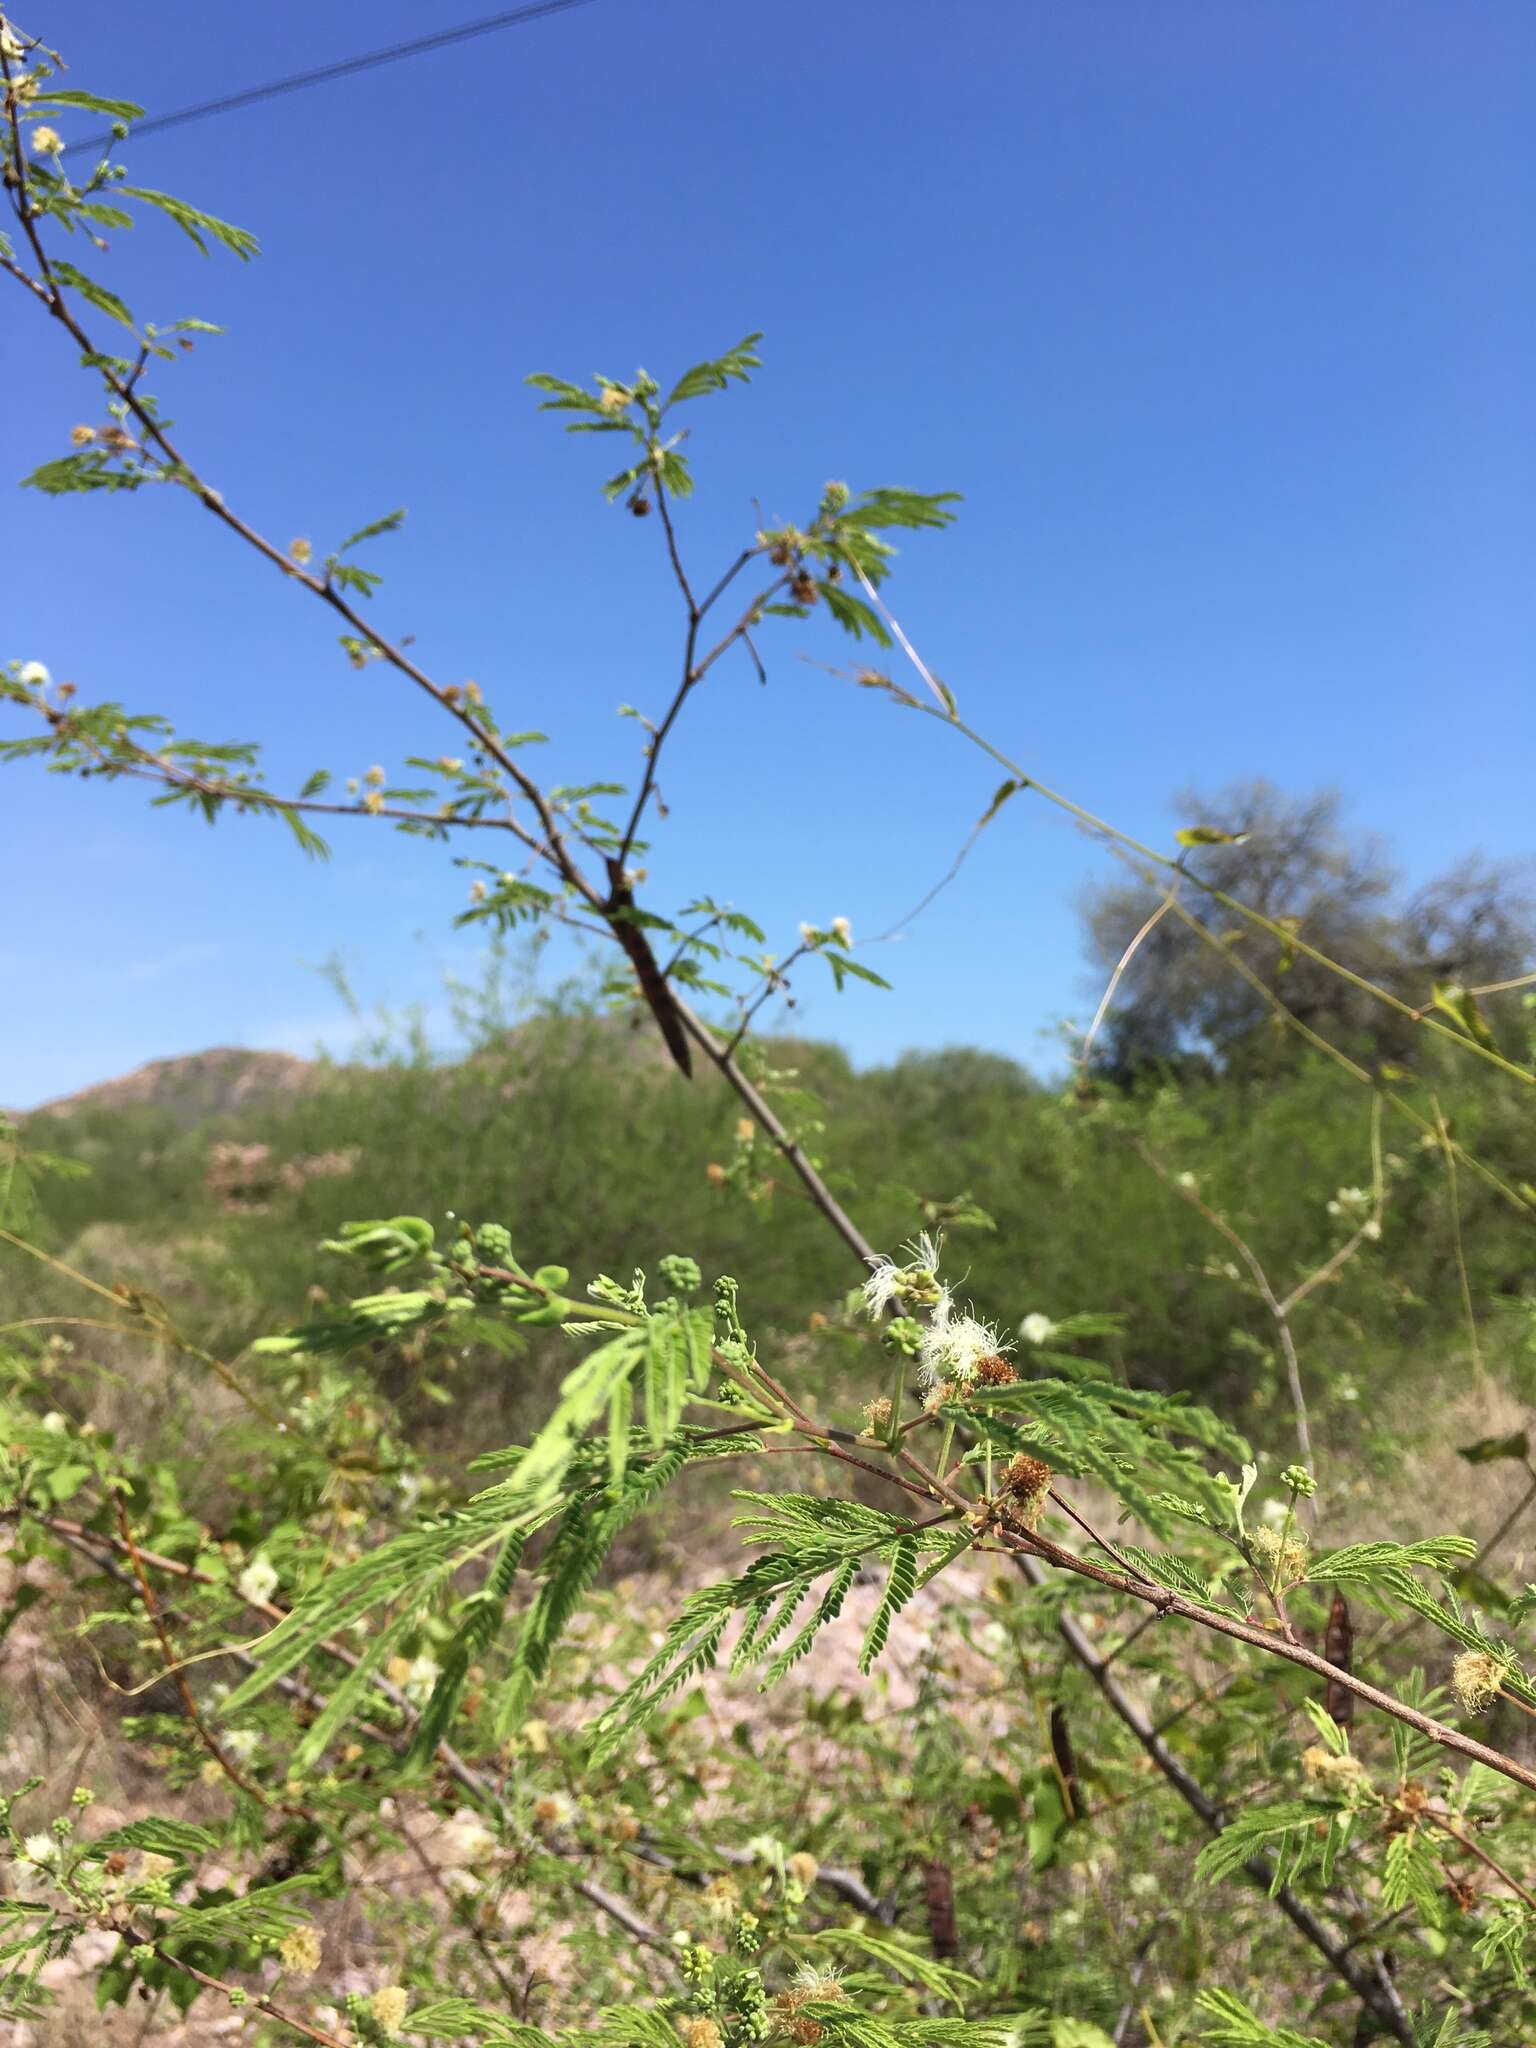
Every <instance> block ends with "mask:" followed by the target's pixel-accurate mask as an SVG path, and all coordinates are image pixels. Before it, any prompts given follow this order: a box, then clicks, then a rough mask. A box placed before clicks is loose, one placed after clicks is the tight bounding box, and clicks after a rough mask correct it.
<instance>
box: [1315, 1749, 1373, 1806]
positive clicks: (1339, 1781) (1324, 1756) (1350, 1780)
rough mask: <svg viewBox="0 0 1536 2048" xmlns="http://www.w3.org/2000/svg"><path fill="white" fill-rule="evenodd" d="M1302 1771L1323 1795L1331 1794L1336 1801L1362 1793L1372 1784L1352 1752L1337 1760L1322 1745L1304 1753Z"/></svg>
mask: <svg viewBox="0 0 1536 2048" xmlns="http://www.w3.org/2000/svg"><path fill="white" fill-rule="evenodd" d="M1301 1768H1302V1770H1303V1771H1304V1772H1305V1773H1306V1777H1307V1782H1308V1783H1309V1784H1312V1785H1315V1786H1316V1787H1317V1789H1318V1790H1319V1791H1320V1792H1328V1793H1331V1794H1332V1795H1333V1796H1334V1797H1335V1798H1336V1799H1347V1798H1348V1797H1349V1795H1350V1794H1351V1793H1352V1792H1358V1791H1362V1790H1363V1789H1364V1788H1365V1787H1366V1786H1367V1785H1369V1783H1370V1778H1369V1775H1368V1774H1367V1772H1366V1768H1365V1765H1364V1764H1363V1763H1361V1761H1360V1759H1359V1757H1357V1756H1351V1755H1350V1753H1349V1751H1348V1750H1345V1752H1344V1753H1343V1755H1342V1756H1337V1755H1335V1754H1334V1752H1333V1751H1332V1750H1331V1749H1324V1748H1323V1747H1322V1745H1321V1744H1320V1743H1314V1745H1313V1746H1312V1748H1311V1749H1306V1750H1303V1751H1302V1754H1301Z"/></svg>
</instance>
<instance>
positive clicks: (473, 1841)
mask: <svg viewBox="0 0 1536 2048" xmlns="http://www.w3.org/2000/svg"><path fill="white" fill-rule="evenodd" d="M448 1840H449V1842H450V1844H451V1845H452V1848H453V1853H454V1854H455V1855H456V1856H457V1857H458V1858H459V1860H460V1861H461V1862H463V1863H484V1862H485V1861H486V1860H487V1859H488V1858H489V1857H492V1856H494V1855H495V1854H496V1837H495V1836H494V1835H493V1834H492V1833H491V1831H490V1829H489V1828H488V1827H487V1826H486V1825H485V1822H484V1821H483V1820H481V1818H480V1816H479V1814H477V1813H476V1812H475V1810H474V1808H473V1807H470V1806H461V1807H460V1808H459V1810H458V1812H457V1813H456V1814H455V1815H454V1816H453V1819H452V1820H451V1821H450V1822H449V1824H448Z"/></svg>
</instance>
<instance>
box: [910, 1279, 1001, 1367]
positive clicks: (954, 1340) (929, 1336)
mask: <svg viewBox="0 0 1536 2048" xmlns="http://www.w3.org/2000/svg"><path fill="white" fill-rule="evenodd" d="M1012 1349H1013V1347H1012V1345H1011V1344H1005V1343H1004V1342H1003V1340H1002V1338H1001V1337H1000V1336H999V1335H998V1333H997V1331H996V1330H994V1329H993V1327H992V1325H991V1324H990V1323H984V1322H983V1321H982V1320H981V1318H980V1317H979V1316H957V1315H955V1314H953V1313H952V1312H951V1308H950V1300H949V1296H948V1295H947V1294H946V1295H945V1296H944V1297H943V1299H942V1300H941V1302H940V1304H939V1307H938V1309H937V1310H935V1312H934V1316H933V1320H932V1322H931V1323H930V1324H929V1325H928V1328H927V1329H926V1330H925V1331H924V1333H923V1341H922V1346H921V1348H920V1350H919V1352H918V1357H919V1359H920V1360H921V1362H922V1376H923V1384H924V1385H925V1386H930V1387H933V1386H940V1385H942V1384H943V1382H944V1381H946V1380H952V1381H953V1382H954V1383H955V1385H956V1386H961V1387H966V1386H969V1385H970V1383H971V1381H972V1380H973V1379H975V1377H976V1368H977V1366H978V1365H980V1363H981V1361H982V1360H983V1359H984V1358H997V1357H1000V1356H1002V1355H1003V1354H1005V1353H1006V1352H1008V1351H1011V1350H1012Z"/></svg>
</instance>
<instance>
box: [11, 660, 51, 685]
mask: <svg viewBox="0 0 1536 2048" xmlns="http://www.w3.org/2000/svg"><path fill="white" fill-rule="evenodd" d="M16 680H17V682H18V683H25V684H26V686H27V688H28V689H29V690H46V689H47V687H48V684H49V681H50V680H51V678H50V677H49V674H48V671H47V669H45V668H44V667H43V664H42V663H41V662H40V661H24V662H23V663H22V664H21V667H20V668H19V669H17V671H16Z"/></svg>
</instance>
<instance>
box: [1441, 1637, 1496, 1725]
mask: <svg viewBox="0 0 1536 2048" xmlns="http://www.w3.org/2000/svg"><path fill="white" fill-rule="evenodd" d="M1503 1682H1504V1666H1503V1665H1502V1664H1501V1663H1500V1662H1499V1660H1498V1658H1497V1657H1490V1656H1489V1654H1488V1652H1487V1651H1486V1650H1463V1651H1462V1653H1461V1655H1460V1656H1459V1657H1458V1658H1457V1659H1456V1662H1455V1663H1454V1664H1453V1665H1452V1666H1451V1691H1452V1692H1453V1693H1455V1695H1456V1698H1457V1700H1458V1701H1459V1702H1460V1704H1461V1706H1462V1707H1463V1709H1464V1710H1465V1711H1466V1712H1467V1713H1469V1714H1480V1713H1481V1712H1482V1711H1483V1709H1484V1708H1485V1707H1490V1706H1492V1704H1493V1702H1494V1701H1495V1699H1497V1697H1498V1693H1499V1687H1500V1686H1501V1685H1502V1684H1503Z"/></svg>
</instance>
